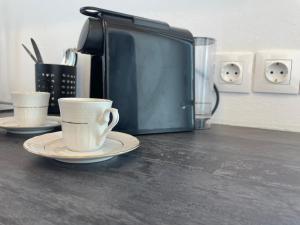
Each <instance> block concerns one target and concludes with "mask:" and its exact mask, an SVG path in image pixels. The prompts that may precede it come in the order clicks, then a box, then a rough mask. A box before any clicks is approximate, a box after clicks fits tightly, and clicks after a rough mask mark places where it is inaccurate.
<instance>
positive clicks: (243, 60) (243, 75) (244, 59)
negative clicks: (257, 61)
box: [215, 52, 254, 93]
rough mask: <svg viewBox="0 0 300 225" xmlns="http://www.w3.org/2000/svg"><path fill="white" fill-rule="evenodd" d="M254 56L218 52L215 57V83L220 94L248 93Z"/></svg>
mask: <svg viewBox="0 0 300 225" xmlns="http://www.w3.org/2000/svg"><path fill="white" fill-rule="evenodd" d="M253 59H254V54H253V53H252V52H219V53H217V57H216V70H215V71H216V72H215V82H216V84H217V86H218V88H219V90H220V91H221V92H240V93H249V92H250V91H251V77H252V68H253Z"/></svg>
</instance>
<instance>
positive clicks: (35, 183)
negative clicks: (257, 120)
mask: <svg viewBox="0 0 300 225" xmlns="http://www.w3.org/2000/svg"><path fill="white" fill-rule="evenodd" d="M29 137H30V136H19V135H12V134H5V132H0V203H1V206H0V224H5V225H17V224H20V225H52V224H59V225H71V224H74V225H75V224H76V225H88V224H103V225H110V224H128V225H142V224H149V225H192V224H197V225H225V224H228V225H238V224H247V225H250V224H251V225H252V224H258V225H277V224H278V225H285V224H287V225H293V224H297V225H298V224H300V134H298V133H289V132H279V131H267V130H260V129H250V128H239V127H229V126H213V128H212V129H210V130H205V131H195V132H188V133H173V134H157V135H143V136H139V137H138V138H139V139H140V141H141V147H140V148H139V149H137V150H136V151H133V152H131V153H129V154H126V155H123V156H119V157H116V158H114V159H111V160H109V161H106V162H102V163H96V164H89V165H72V164H64V163H60V162H57V161H55V160H50V159H44V158H40V157H37V156H34V155H31V154H30V153H28V152H26V151H25V150H24V149H23V147H22V145H23V142H24V141H25V140H26V139H27V138H29Z"/></svg>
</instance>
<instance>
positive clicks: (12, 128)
mask: <svg viewBox="0 0 300 225" xmlns="http://www.w3.org/2000/svg"><path fill="white" fill-rule="evenodd" d="M58 126H60V117H58V116H47V120H46V122H45V124H43V125H41V126H34V127H24V126H20V125H18V124H17V123H16V121H15V120H14V117H12V116H11V117H3V118H0V128H1V129H4V130H6V132H8V133H13V134H39V133H45V132H48V131H51V130H53V129H54V128H55V127H58Z"/></svg>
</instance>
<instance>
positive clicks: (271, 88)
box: [253, 50, 300, 94]
mask: <svg viewBox="0 0 300 225" xmlns="http://www.w3.org/2000/svg"><path fill="white" fill-rule="evenodd" d="M299 81H300V52H299V51H295V50H272V51H260V52H257V53H256V60H255V73H254V77H253V91H255V92H266V93H285V94H298V92H299Z"/></svg>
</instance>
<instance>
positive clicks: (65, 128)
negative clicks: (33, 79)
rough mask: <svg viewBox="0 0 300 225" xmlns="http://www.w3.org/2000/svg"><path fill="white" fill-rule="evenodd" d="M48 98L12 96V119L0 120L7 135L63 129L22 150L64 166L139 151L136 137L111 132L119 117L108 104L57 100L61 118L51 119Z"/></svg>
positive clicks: (42, 95) (40, 94) (28, 143)
mask: <svg viewBox="0 0 300 225" xmlns="http://www.w3.org/2000/svg"><path fill="white" fill-rule="evenodd" d="M49 97H50V94H49V93H47V92H31V93H21V92H20V93H13V94H12V100H13V105H14V117H6V118H1V119H0V128H2V129H6V130H7V132H10V133H20V134H28V133H31V134H32V133H40V132H47V131H50V130H52V129H54V128H55V127H57V126H60V125H61V126H62V131H59V132H53V133H46V134H42V135H40V136H35V137H33V138H30V139H28V140H26V141H25V142H24V144H23V146H24V148H25V149H26V150H27V151H28V152H30V153H33V154H35V155H38V156H42V157H46V158H52V159H56V160H58V161H62V162H67V163H93V162H100V161H104V160H108V159H111V158H112V157H114V156H118V155H121V154H124V153H127V152H130V151H132V150H134V149H136V148H138V147H139V145H140V142H139V140H138V139H137V138H136V137H133V136H131V135H129V134H125V133H121V132H115V131H112V129H113V128H114V127H115V126H116V125H117V123H118V121H119V114H118V110H117V109H115V108H112V101H111V100H108V99H95V98H60V99H58V104H59V108H60V114H61V116H60V117H51V116H47V110H48V102H49ZM110 115H111V116H112V120H111V122H110Z"/></svg>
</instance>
